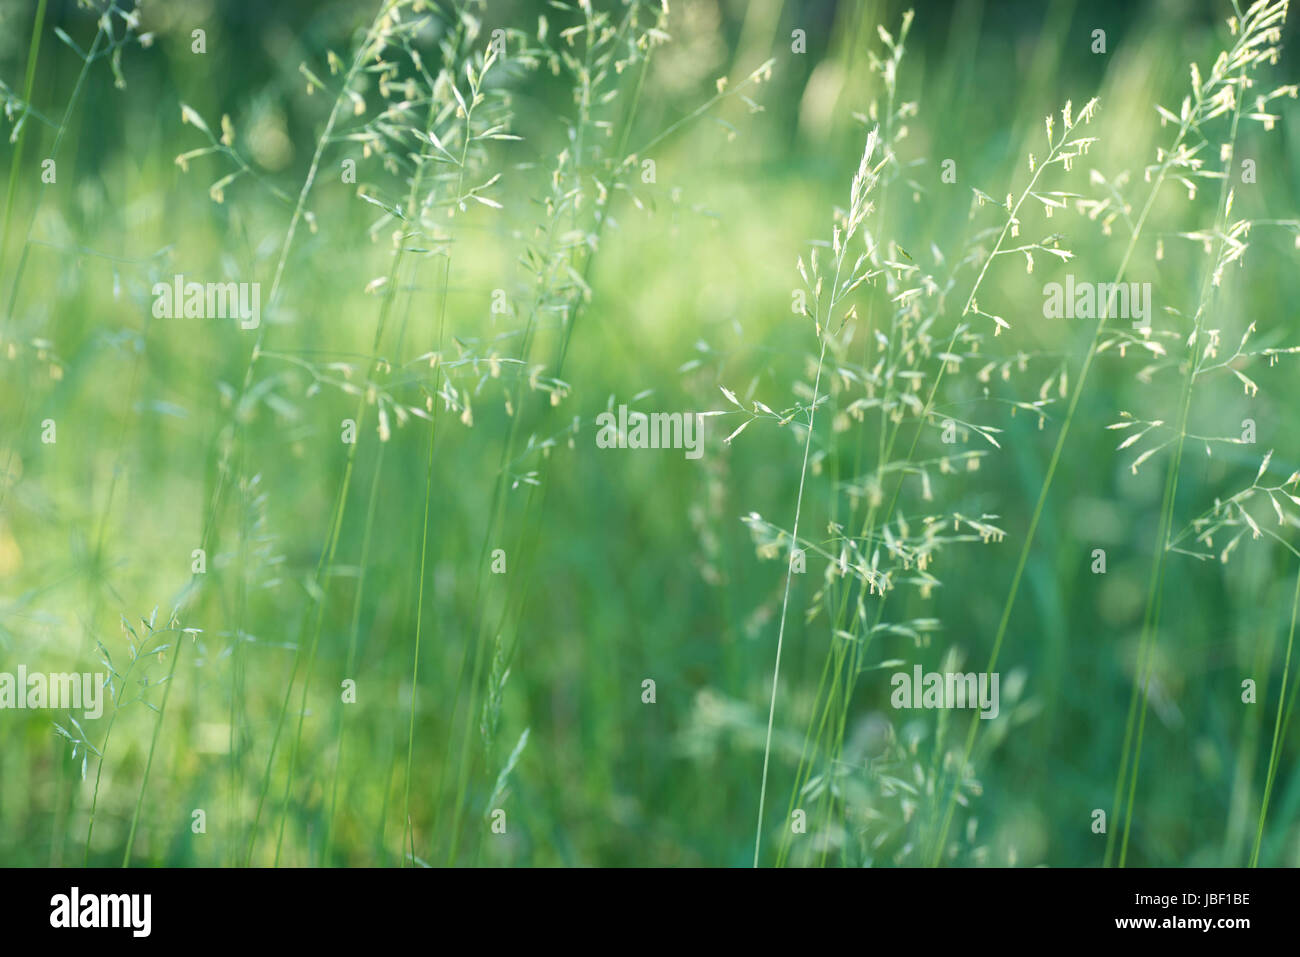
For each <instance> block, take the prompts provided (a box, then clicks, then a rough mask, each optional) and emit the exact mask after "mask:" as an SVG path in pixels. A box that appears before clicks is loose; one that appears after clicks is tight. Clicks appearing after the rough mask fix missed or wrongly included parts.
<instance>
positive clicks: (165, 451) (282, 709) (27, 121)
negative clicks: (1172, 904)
mask: <svg viewBox="0 0 1300 957" xmlns="http://www.w3.org/2000/svg"><path fill="white" fill-rule="evenodd" d="M1288 12H1289V11H1288V9H1287V4H1285V3H1283V2H1280V0H1273V2H1260V3H1255V4H1253V5H1251V6H1249V7H1244V8H1243V7H1240V6H1236V5H1234V4H1233V3H1231V2H1225V3H1223V4H1220V5H1218V6H1216V8H1215V16H1214V17H1212V18H1210V17H1204V16H1202V15H1201V14H1199V13H1198V12H1196V11H1190V10H1187V11H1177V12H1175V13H1170V12H1169V11H1168V10H1165V9H1164V8H1157V7H1156V6H1154V5H1151V6H1141V5H1139V6H1137V7H1132V6H1130V5H1123V6H1120V5H1116V6H1115V7H1114V8H1113V9H1111V8H1109V7H1106V8H1104V9H1102V10H1099V11H1082V10H1079V9H1077V8H1076V6H1075V5H1073V4H1071V3H1068V2H1059V3H1053V4H1049V5H1048V8H1047V9H1042V10H1040V9H1039V8H1038V7H1036V6H1033V5H1028V4H1027V5H1024V6H1023V7H1022V6H1016V5H1013V6H1012V7H1011V8H1005V7H1002V6H998V5H985V4H981V3H978V2H972V3H967V4H964V5H961V8H960V10H958V11H957V13H958V15H959V16H958V22H960V23H961V24H963V26H962V28H961V29H956V28H954V30H953V31H951V32H950V30H949V27H948V19H946V18H945V17H942V16H938V15H936V13H935V12H933V11H928V10H925V9H922V10H918V11H917V12H916V13H915V14H913V12H912V11H910V10H908V9H906V8H904V7H902V6H897V5H893V4H875V5H854V4H841V5H839V6H836V7H832V8H825V9H823V8H820V7H812V6H805V5H801V4H766V3H756V4H751V5H748V6H746V5H739V6H736V5H727V4H721V3H713V2H711V0H702V2H700V3H693V4H689V5H686V6H685V7H684V8H683V9H678V5H670V6H667V7H666V6H665V5H663V4H661V3H658V2H651V0H633V2H628V3H623V2H609V3H606V2H595V0H593V2H586V0H574V2H568V0H565V2H561V3H558V4H534V3H531V2H525V0H517V2H510V3H506V4H504V5H498V4H492V5H487V4H483V3H479V2H477V0H440V2H429V0H376V2H374V3H373V4H370V5H368V6H367V7H365V8H364V9H351V8H348V9H344V8H332V7H320V8H313V9H312V10H311V11H305V12H304V11H299V10H296V9H294V10H290V9H285V10H278V9H277V10H275V11H266V12H263V13H260V14H259V15H258V16H259V17H260V18H261V19H259V20H258V21H257V22H258V23H259V24H260V26H259V31H258V36H257V37H256V38H254V39H253V40H251V41H249V40H248V38H247V37H245V36H244V34H243V33H242V32H241V28H240V27H239V23H240V22H241V21H240V20H239V18H238V17H236V16H235V15H234V14H233V13H228V15H227V14H223V15H222V16H215V17H214V18H213V19H212V20H211V22H210V23H208V24H207V52H206V53H196V52H194V51H193V48H192V46H191V42H192V41H191V35H190V31H191V29H192V25H190V24H189V23H188V22H187V21H184V18H183V17H180V16H178V15H177V14H176V13H175V12H174V11H169V10H164V9H161V8H155V7H150V6H148V5H146V6H145V7H143V8H141V9H139V10H137V9H136V8H135V7H134V6H133V5H132V4H130V3H124V2H121V0H114V2H108V0H93V2H91V3H88V4H83V5H81V6H80V7H77V8H74V9H65V8H63V7H58V8H55V7H54V6H52V5H51V6H49V7H48V9H47V5H46V4H45V3H44V2H43V0H42V2H41V3H39V4H37V5H30V8H29V7H22V8H21V9H19V8H18V7H17V6H15V7H13V8H12V9H7V8H6V9H3V10H0V15H2V16H3V18H4V21H5V23H6V28H5V30H4V31H3V33H4V34H5V35H6V36H7V37H9V39H6V40H2V41H0V83H2V84H3V85H0V101H2V102H3V104H4V106H5V109H6V119H7V125H8V131H9V132H10V133H11V134H13V136H12V138H11V139H10V142H9V146H8V148H7V149H4V150H3V151H0V163H2V164H3V165H4V167H5V168H4V170H3V176H4V180H5V183H6V187H7V188H6V194H5V201H4V206H3V209H4V220H3V226H2V227H0V288H2V289H4V295H5V299H4V301H5V302H6V304H7V306H6V312H5V315H4V316H3V318H0V363H3V364H4V366H5V369H6V372H5V375H4V376H2V377H0V403H2V404H0V408H3V410H4V412H3V415H2V416H0V464H3V470H2V472H0V581H2V582H3V585H0V672H6V671H12V670H13V669H14V667H16V666H17V665H18V664H24V665H26V666H27V667H28V668H29V670H41V671H61V670H77V671H88V670H100V671H103V672H104V673H106V674H109V675H111V677H112V687H111V690H110V696H109V703H108V707H107V709H106V711H105V714H104V717H103V719H102V720H101V721H100V722H94V721H90V720H86V719H84V716H83V715H80V714H78V713H77V712H76V711H75V710H73V711H72V712H70V713H69V712H67V711H66V710H65V711H63V712H62V713H59V714H55V713H53V712H50V711H46V712H40V711H30V710H27V711H9V710H0V779H3V780H5V781H6V787H5V788H4V789H3V791H2V792H0V858H3V859H5V860H7V861H13V862H15V863H18V864H21V865H28V864H41V863H51V862H54V863H66V862H73V861H76V862H80V863H82V864H89V865H96V864H98V865H106V864H111V865H117V864H121V865H124V866H132V865H136V866H143V865H159V864H168V865H182V866H184V865H224V866H357V865H375V864H379V865H387V866H502V865H510V866H530V865H559V866H585V865H593V864H594V865H647V864H649V865H658V866H684V865H722V866H737V867H738V866H749V865H751V864H752V865H754V866H847V867H858V866H986V865H999V866H1000V865H1029V866H1035V865H1054V866H1060V865H1086V866H1097V865H1115V866H1148V865H1182V864H1219V865H1228V866H1273V865H1279V864H1281V865H1294V864H1296V863H1297V862H1300V858H1297V850H1296V849H1297V847H1300V844H1298V843H1297V834H1300V830H1298V829H1300V822H1298V815H1300V776H1297V775H1296V773H1295V770H1294V769H1295V761H1294V758H1295V754H1296V749H1297V748H1298V747H1300V742H1298V741H1297V738H1296V736H1295V735H1294V733H1291V732H1292V729H1290V727H1289V726H1290V723H1291V719H1292V712H1293V709H1294V704H1295V700H1296V695H1297V691H1298V690H1300V676H1297V674H1296V669H1295V663H1294V658H1293V650H1294V637H1295V621H1296V611H1297V607H1298V604H1297V598H1298V597H1300V579H1298V578H1296V574H1297V567H1298V566H1297V564H1296V560H1297V558H1300V543H1297V541H1296V538H1295V529H1296V528H1297V527H1300V449H1297V448H1296V446H1295V444H1294V442H1293V436H1292V432H1294V429H1293V428H1291V426H1292V425H1293V418H1294V416H1293V413H1292V411H1291V410H1292V409H1294V407H1295V400H1296V394H1295V385H1294V382H1293V381H1292V380H1293V376H1292V375H1291V370H1292V369H1293V366H1292V365H1291V362H1292V360H1293V358H1294V355H1295V353H1296V351H1297V349H1298V348H1300V345H1298V343H1300V339H1298V338H1297V330H1296V329H1295V323H1294V320H1293V318H1292V316H1291V311H1290V310H1289V309H1288V304H1289V302H1290V301H1291V300H1292V299H1293V298H1294V292H1295V290H1294V289H1293V288H1292V285H1293V283H1294V275H1295V270H1294V269H1293V268H1292V267H1293V262H1294V256H1295V255H1296V250H1297V248H1300V217H1297V215H1296V212H1295V210H1296V206H1297V203H1298V202H1300V182H1298V181H1297V180H1296V178H1295V177H1296V173H1295V164H1294V163H1292V162H1290V159H1289V158H1290V156H1291V154H1292V152H1293V151H1294V149H1295V145H1296V141H1295V139H1294V135H1293V132H1292V129H1293V124H1294V122H1295V118H1296V114H1295V102H1296V101H1295V88H1294V87H1293V86H1291V85H1290V80H1291V79H1292V78H1293V77H1294V75H1295V71H1294V68H1293V66H1292V63H1291V59H1290V58H1291V57H1292V56H1293V54H1292V53H1291V52H1290V47H1291V45H1292V44H1291V42H1290V39H1291V36H1292V32H1291V31H1292V30H1293V29H1294V23H1293V22H1290V18H1289V17H1288V16H1287V14H1288ZM827 18H829V19H827ZM1096 18H1101V19H1103V20H1105V24H1104V25H1105V26H1106V29H1107V34H1108V36H1107V39H1108V45H1109V46H1108V52H1106V53H1104V54H1100V53H1094V52H1093V50H1092V48H1091V47H1092V44H1093V42H1094V41H1093V35H1092V30H1093V29H1094V28H1095V27H1096V26H1097V24H1095V23H1093V22H1092V20H1093V19H1096ZM1229 18H1231V20H1229ZM11 24H12V25H14V28H13V29H9V27H10V25H11ZM263 27H265V29H263ZM967 28H969V29H967ZM796 30H802V31H804V37H803V42H804V43H805V44H806V46H805V47H802V48H800V47H799V45H798V43H796V36H795V35H794V31H796ZM282 37H294V38H295V39H294V40H293V41H292V43H291V44H289V41H285V40H282V39H279V38H282ZM15 38H16V39H15ZM1191 64H1197V66H1195V67H1193V66H1191ZM1026 77H1030V78H1032V79H1029V80H1026ZM110 79H111V80H112V82H107V81H108V80H110ZM1189 81H1190V82H1189ZM958 91H967V92H969V91H977V93H978V95H974V96H968V95H963V96H962V97H960V98H958V97H957V95H956V93H957V92H958ZM1062 104H1064V108H1063V109H1062ZM1072 104H1084V105H1083V106H1082V108H1080V109H1075V107H1074V106H1073V105H1072ZM1044 116H1046V118H1047V120H1046V124H1045V125H1044V123H1043V120H1042V118H1043V117H1044ZM1044 129H1045V131H1046V138H1045V139H1044ZM864 143H865V144H866V147H865V150H864V148H863V146H864ZM47 159H54V160H55V161H56V163H57V171H58V172H57V178H56V179H55V180H54V181H53V182H43V181H42V179H41V173H42V162H43V161H45V160H47ZM1243 160H1248V161H1250V162H1251V163H1253V167H1252V173H1251V174H1250V175H1249V176H1247V174H1246V173H1245V172H1244V171H1243V165H1242V162H1243ZM846 184H849V186H850V188H849V190H848V195H847V196H845V195H844V192H845V190H844V187H845V185H846ZM991 184H997V185H991ZM827 212H829V213H830V214H831V228H830V231H829V234H827V231H826V225H825V220H826V214H827ZM807 237H819V238H814V239H811V240H810V239H808V238H807ZM181 273H183V274H184V276H185V278H186V279H187V280H192V281H199V282H208V281H212V282H216V281H221V282H226V281H231V282H257V283H260V284H261V285H262V288H264V289H265V290H266V292H267V294H266V295H265V296H264V297H263V298H262V303H263V308H262V322H261V324H260V326H259V327H258V328H257V329H256V330H247V329H241V328H240V327H239V324H238V323H237V322H234V321H231V320H222V319H218V318H209V319H203V320H199V319H193V318H191V319H188V320H187V319H167V318H162V317H160V316H156V315H155V314H154V311H153V298H154V297H153V293H152V289H153V286H154V284H155V283H158V282H164V283H167V282H170V281H171V280H172V277H173V276H175V275H176V274H181ZM1067 274H1070V275H1073V276H1074V277H1075V279H1077V280H1079V281H1087V282H1103V281H1105V280H1112V281H1113V283H1115V284H1119V283H1124V282H1139V283H1150V284H1151V288H1152V290H1153V296H1152V301H1153V303H1154V309H1153V315H1152V325H1151V328H1150V329H1148V330H1144V331H1139V330H1137V329H1131V328H1129V323H1128V321H1127V319H1126V318H1125V319H1117V318H1113V317H1105V318H1099V317H1096V316H1093V317H1081V318H1080V319H1077V320H1076V319H1050V318H1047V317H1046V315H1045V313H1044V312H1041V311H1040V310H1042V309H1043V302H1044V296H1045V288H1044V287H1045V284H1047V283H1049V282H1061V281H1063V280H1064V277H1065V276H1066V275H1067ZM623 404H625V405H628V406H629V407H632V408H635V409H639V410H645V411H647V412H692V411H694V412H699V413H702V414H703V419H702V421H703V422H704V427H705V433H704V434H705V444H704V450H705V451H704V456H703V459H702V460H698V461H697V460H694V459H688V458H686V457H685V456H683V455H682V454H681V450H670V449H665V450H659V451H652V450H632V449H619V450H614V449H604V448H599V447H597V445H596V443H595V439H594V435H595V428H594V426H593V423H594V421H595V417H596V416H597V415H598V414H599V413H600V412H602V411H604V410H607V409H613V408H614V407H616V406H619V405H623ZM1246 420H1249V421H1250V422H1251V423H1252V424H1251V426H1250V429H1246V427H1245V421H1246ZM54 426H57V440H56V441H53V442H50V441H45V440H44V438H43V436H45V435H46V434H49V433H50V430H51V428H52V427H54ZM353 436H354V438H355V440H350V438H351V437H353ZM1116 446H1118V447H1116ZM1202 450H1204V452H1205V453H1206V454H1205V455H1201V454H1200V452H1201V451H1202ZM1097 550H1101V551H1102V552H1103V553H1104V560H1105V570H1104V572H1098V571H1096V564H1095V563H1096V561H1097V559H1096V558H1095V556H1096V554H1097ZM196 556H198V557H196ZM1293 579H1294V580H1293ZM150 609H153V610H152V611H151V610H150ZM182 646H185V647H184V648H182ZM915 666H920V667H921V668H922V669H923V670H925V671H934V670H939V671H947V672H955V671H962V672H965V671H974V670H975V669H979V670H980V671H987V672H994V673H999V674H1000V676H1001V682H1002V684H1001V688H1002V706H1001V712H1000V714H999V716H998V717H997V718H996V719H993V720H989V721H984V720H981V719H980V718H979V717H978V716H977V715H975V714H969V715H968V714H964V713H962V711H961V710H959V709H942V708H940V709H922V710H919V711H912V710H907V711H905V710H901V709H898V708H896V707H894V706H893V704H892V703H891V693H890V692H891V681H890V679H891V675H893V674H896V673H910V672H911V670H912V668H913V667H915ZM1243 683H1248V684H1249V683H1253V684H1251V687H1253V688H1254V697H1253V698H1250V700H1245V699H1246V698H1249V697H1250V696H1249V695H1246V696H1245V697H1243V693H1244V692H1243V688H1244V685H1243ZM647 687H653V688H654V694H653V696H650V695H649V693H648V692H646V691H645V690H644V689H645V688H647ZM353 695H354V696H355V697H353ZM1125 701H1127V707H1125V704H1124V702H1125ZM199 810H202V811H204V812H205V815H206V822H207V825H206V828H199V827H198V826H197V825H196V824H194V821H195V820H196V815H195V813H194V812H196V811H199ZM1098 812H1102V813H1103V815H1104V818H1105V827H1104V829H1103V830H1100V831H1099V830H1097V829H1096V826H1095V823H1094V822H1095V821H1096V819H1097V818H1096V815H1097V814H1098ZM198 817H203V816H202V815H200V816H198ZM74 848H75V850H73V849H74ZM77 852H79V853H77Z"/></svg>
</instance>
